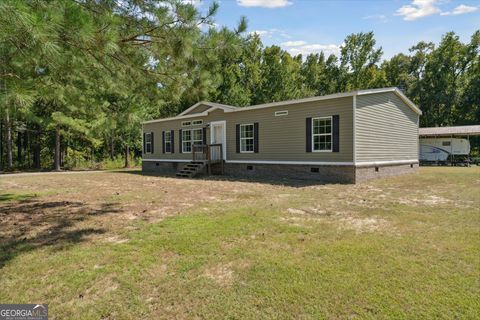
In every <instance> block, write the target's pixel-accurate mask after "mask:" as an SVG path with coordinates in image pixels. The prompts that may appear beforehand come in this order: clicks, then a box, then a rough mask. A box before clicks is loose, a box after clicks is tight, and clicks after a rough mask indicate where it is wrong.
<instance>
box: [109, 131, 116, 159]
mask: <svg viewBox="0 0 480 320" xmlns="http://www.w3.org/2000/svg"><path fill="white" fill-rule="evenodd" d="M114 149H115V147H114V146H113V136H111V137H110V159H111V160H113V159H114V158H115V155H114V153H115V150H114Z"/></svg>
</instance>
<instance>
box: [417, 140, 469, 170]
mask: <svg viewBox="0 0 480 320" xmlns="http://www.w3.org/2000/svg"><path fill="white" fill-rule="evenodd" d="M469 154H470V142H469V141H468V140H467V139H460V138H421V139H420V161H422V162H426V163H440V164H446V163H450V162H451V163H453V162H464V161H465V160H467V159H468V155H469Z"/></svg>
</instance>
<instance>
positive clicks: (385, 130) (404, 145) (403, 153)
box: [355, 92, 418, 162]
mask: <svg viewBox="0 0 480 320" xmlns="http://www.w3.org/2000/svg"><path fill="white" fill-rule="evenodd" d="M355 134H356V139H355V143H356V148H355V149H356V161H357V162H370V161H394V160H418V114H417V113H415V111H413V110H412V109H411V108H410V107H409V106H408V105H406V104H405V103H404V102H403V101H402V100H401V99H400V98H399V97H398V96H397V95H396V94H394V93H391V92H387V93H379V94H368V95H361V96H358V97H357V109H356V113H355Z"/></svg>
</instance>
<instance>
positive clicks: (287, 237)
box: [0, 167, 480, 319]
mask: <svg viewBox="0 0 480 320" xmlns="http://www.w3.org/2000/svg"><path fill="white" fill-rule="evenodd" d="M0 221H1V224H0V303H48V304H49V311H50V312H49V313H50V318H51V319H67V318H68V319H100V318H101V319H133V318H134V319H138V318H140V319H142V318H143V319H172V318H177V319H191V318H194V319H195V318H198V319H215V318H216V319H225V318H230V319H252V318H261V319H268V318H271V319H292V318H295V319H322V318H327V319H345V318H347V319H349V318H353V319H355V318H359V319H364V318H367V319H368V318H375V319H377V318H383V319H386V318H395V319H421V318H426V319H432V318H444V319H458V318H462V319H474V318H478V317H479V315H480V168H479V167H473V168H449V167H443V168H421V169H420V173H419V174H418V175H405V176H401V177H394V178H388V179H381V180H377V181H372V182H368V183H365V184H360V185H302V184H300V183H293V182H288V181H285V182H284V183H280V182H276V183H266V182H263V183H261V182H247V181H233V180H222V179H211V180H209V179H205V180H180V179H174V178H169V177H156V176H148V175H142V174H140V172H137V171H130V172H101V173H75V174H45V175H32V176H17V177H0Z"/></svg>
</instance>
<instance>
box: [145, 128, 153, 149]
mask: <svg viewBox="0 0 480 320" xmlns="http://www.w3.org/2000/svg"><path fill="white" fill-rule="evenodd" d="M145 153H152V133H151V132H146V133H145Z"/></svg>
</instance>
